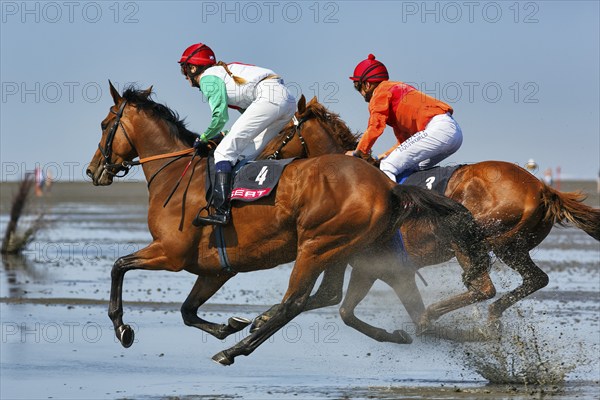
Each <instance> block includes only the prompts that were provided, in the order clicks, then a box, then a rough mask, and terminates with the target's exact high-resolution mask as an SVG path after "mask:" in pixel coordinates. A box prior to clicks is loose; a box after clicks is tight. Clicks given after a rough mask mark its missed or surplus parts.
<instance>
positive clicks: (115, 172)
mask: <svg viewBox="0 0 600 400" xmlns="http://www.w3.org/2000/svg"><path fill="white" fill-rule="evenodd" d="M126 105H127V100H123V102H122V103H121V106H120V107H119V110H118V111H115V110H114V109H113V108H112V107H111V109H110V112H111V113H112V114H115V115H116V118H115V122H114V123H113V126H112V127H111V128H110V131H109V132H108V135H107V136H106V143H105V144H104V148H102V146H101V145H100V143H98V149H99V150H100V153H101V154H102V156H103V157H104V170H105V171H106V173H107V174H109V175H112V176H115V177H117V178H122V177H124V176H125V175H127V174H128V173H129V170H130V169H131V167H132V166H133V165H135V164H134V163H133V162H132V161H123V162H122V163H120V164H115V163H113V162H112V160H111V158H112V153H113V149H112V146H113V141H114V139H115V135H116V134H117V130H118V129H119V127H121V130H122V131H123V134H124V135H125V138H126V139H127V141H128V142H129V145H130V146H131V148H132V149H133V150H134V151H135V152H137V150H136V148H135V146H134V145H133V142H132V141H131V139H130V138H129V135H128V134H127V131H126V130H125V127H124V126H123V123H122V122H121V117H122V116H123V111H124V110H125V106H126ZM121 171H124V173H123V175H119V172H121Z"/></svg>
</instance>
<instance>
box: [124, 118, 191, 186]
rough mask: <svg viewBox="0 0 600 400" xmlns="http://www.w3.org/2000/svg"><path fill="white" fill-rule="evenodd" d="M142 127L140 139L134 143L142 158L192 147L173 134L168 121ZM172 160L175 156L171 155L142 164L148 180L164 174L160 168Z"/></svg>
mask: <svg viewBox="0 0 600 400" xmlns="http://www.w3.org/2000/svg"><path fill="white" fill-rule="evenodd" d="M142 127H143V129H141V132H142V135H140V139H139V140H136V141H135V143H134V145H135V147H136V150H137V152H138V156H139V158H140V160H141V159H144V158H149V157H154V156H160V155H167V154H169V153H173V152H177V151H180V150H185V149H189V148H190V146H189V145H188V144H185V143H183V142H181V141H180V140H178V139H176V138H175V137H173V135H171V133H170V132H169V127H168V125H167V124H166V123H159V122H157V123H153V124H146V125H143V126H142ZM171 160H173V158H170V157H169V158H164V159H158V160H154V161H149V162H145V163H144V164H142V168H143V170H144V175H145V176H146V180H150V179H153V177H154V176H155V175H156V174H157V173H158V174H163V171H161V172H159V170H160V169H161V168H163V166H164V165H165V164H166V163H167V162H169V161H171ZM166 169H170V168H166Z"/></svg>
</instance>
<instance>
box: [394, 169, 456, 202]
mask: <svg viewBox="0 0 600 400" xmlns="http://www.w3.org/2000/svg"><path fill="white" fill-rule="evenodd" d="M463 165H464V164H461V165H454V166H450V167H439V166H437V167H431V168H427V169H424V170H422V171H416V172H414V173H412V174H410V175H408V176H404V177H399V179H398V183H399V184H401V185H413V186H419V187H421V188H424V189H429V190H432V191H434V192H435V193H438V194H441V195H444V193H445V192H446V188H447V187H448V181H449V180H450V177H451V176H452V174H454V172H455V171H456V170H457V169H459V168H460V167H462V166H463Z"/></svg>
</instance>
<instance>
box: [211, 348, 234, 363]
mask: <svg viewBox="0 0 600 400" xmlns="http://www.w3.org/2000/svg"><path fill="white" fill-rule="evenodd" d="M212 360H213V361H214V362H216V363H217V364H221V365H231V364H233V361H234V359H233V357H231V358H230V357H227V355H226V354H225V352H224V351H220V352H218V353H217V354H215V355H214V356H213V357H212Z"/></svg>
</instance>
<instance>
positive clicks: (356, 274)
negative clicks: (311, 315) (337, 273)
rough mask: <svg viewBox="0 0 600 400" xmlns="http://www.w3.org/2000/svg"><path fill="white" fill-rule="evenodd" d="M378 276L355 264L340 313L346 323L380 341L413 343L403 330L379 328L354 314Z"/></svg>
mask: <svg viewBox="0 0 600 400" xmlns="http://www.w3.org/2000/svg"><path fill="white" fill-rule="evenodd" d="M375 281H376V278H375V277H373V276H370V275H368V274H366V273H364V272H362V271H360V270H358V269H357V268H356V265H353V269H352V274H351V275H350V283H349V284H348V290H347V291H346V297H344V301H343V302H342V306H341V308H340V315H341V317H342V320H343V321H344V323H345V324H346V325H348V326H350V327H352V328H354V329H356V330H357V331H359V332H361V333H363V334H365V335H367V336H369V337H371V338H373V339H375V340H377V341H378V342H391V343H399V344H406V343H412V338H411V337H410V336H409V335H408V334H407V333H406V332H404V331H403V330H396V331H394V332H392V333H389V332H388V331H386V330H385V329H382V328H377V327H374V326H372V325H369V324H367V323H366V322H364V321H362V320H360V319H358V318H357V317H356V315H355V314H354V310H355V309H356V306H358V304H359V303H360V302H361V301H362V300H363V299H364V298H365V296H366V295H367V293H368V292H369V290H370V289H371V287H372V286H373V283H375Z"/></svg>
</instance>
